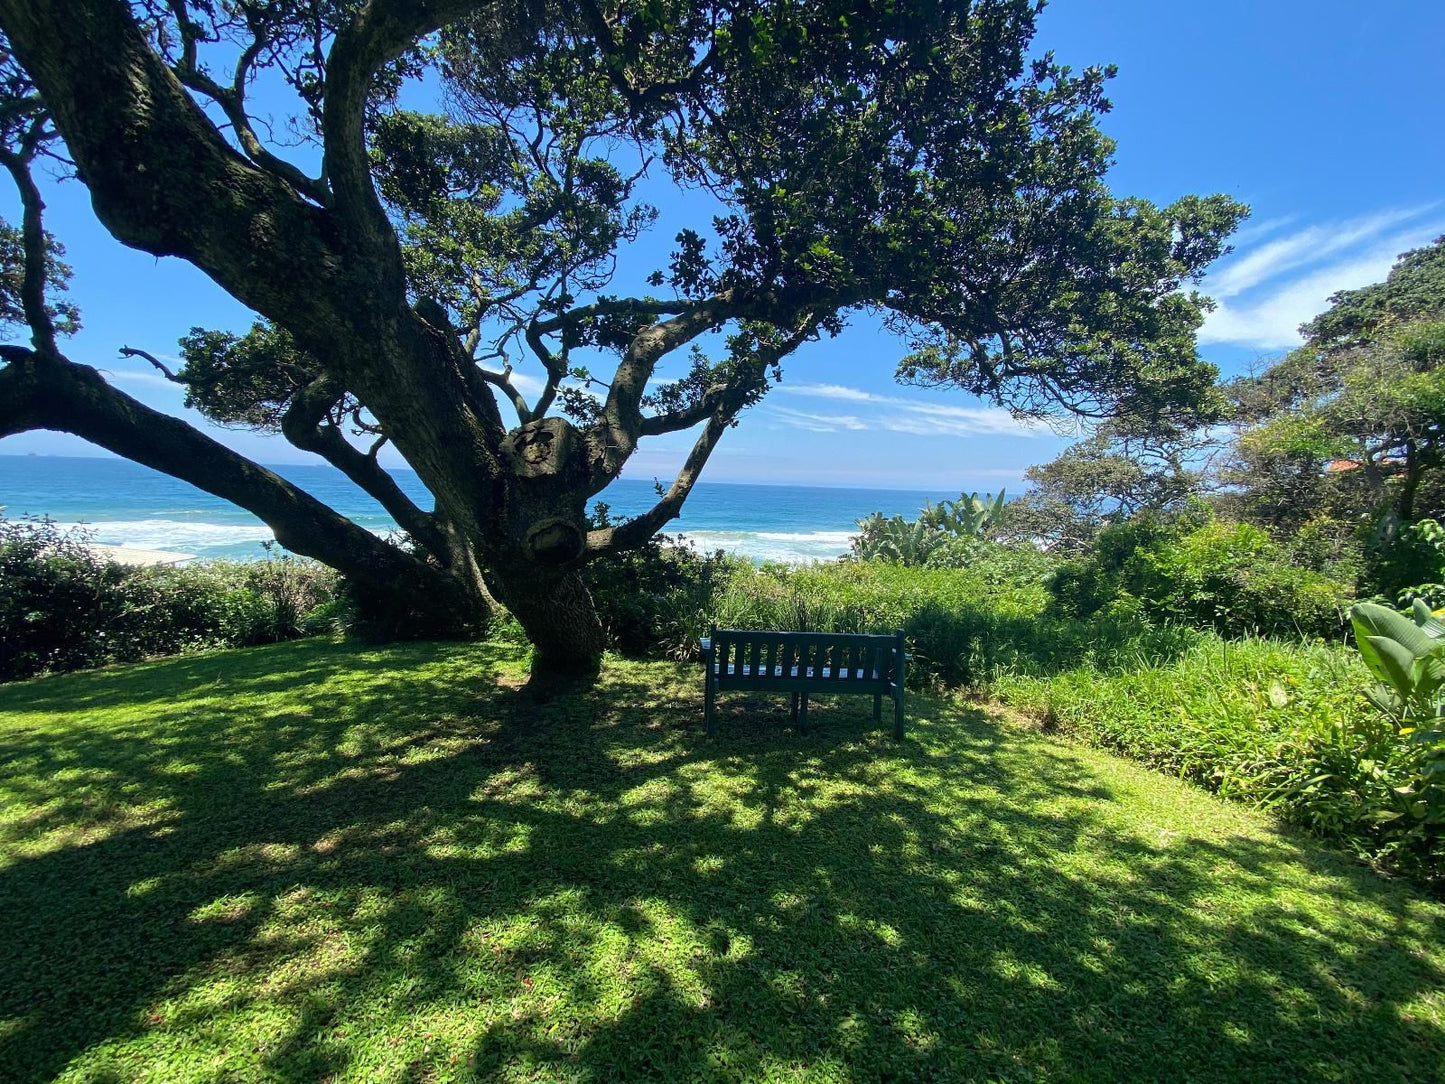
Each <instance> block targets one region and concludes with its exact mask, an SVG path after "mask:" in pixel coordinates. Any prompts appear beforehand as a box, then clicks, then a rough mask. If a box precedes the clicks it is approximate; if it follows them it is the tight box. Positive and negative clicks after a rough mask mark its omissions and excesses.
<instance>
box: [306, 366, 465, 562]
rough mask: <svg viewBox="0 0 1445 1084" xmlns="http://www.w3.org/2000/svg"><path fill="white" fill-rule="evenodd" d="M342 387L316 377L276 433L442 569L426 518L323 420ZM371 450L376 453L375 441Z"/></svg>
mask: <svg viewBox="0 0 1445 1084" xmlns="http://www.w3.org/2000/svg"><path fill="white" fill-rule="evenodd" d="M344 394H345V388H343V387H342V385H341V382H340V381H339V380H337V379H336V378H335V377H333V376H330V375H329V374H327V375H322V376H319V377H317V378H316V379H315V380H313V381H312V382H311V383H310V384H308V385H307V386H306V387H305V388H302V389H301V391H300V392H299V393H298V394H297V395H296V397H295V398H294V399H293V400H292V401H291V405H290V406H288V407H287V408H286V412H285V413H284V414H282V415H281V432H282V434H283V435H284V436H285V437H286V439H287V440H289V441H290V442H291V443H292V444H294V445H295V446H296V447H297V448H300V449H301V450H302V451H306V452H313V453H315V454H316V455H319V456H321V458H322V459H324V460H326V461H327V462H328V463H330V464H331V465H332V466H333V467H335V468H336V469H337V470H339V471H341V473H342V474H344V475H346V477H348V478H350V479H351V480H352V481H353V482H355V483H356V484H357V485H358V486H360V487H361V489H363V490H364V491H365V492H367V493H369V494H370V495H371V496H372V497H374V498H375V499H376V502H377V503H378V504H380V505H381V506H382V507H383V508H384V509H386V511H387V514H388V515H390V516H391V518H392V519H394V520H396V522H397V524H398V525H399V526H400V527H401V528H402V529H403V530H404V531H406V532H407V533H408V534H409V535H411V536H412V537H413V538H414V539H416V540H417V542H419V543H420V544H421V545H423V546H425V547H426V548H427V551H428V552H430V553H431V554H432V555H433V556H435V557H436V558H437V560H439V561H440V562H441V563H442V564H443V565H444V566H445V565H447V564H449V563H450V554H449V553H448V550H447V547H446V542H445V540H444V539H443V538H442V536H441V534H440V533H439V532H438V531H437V529H436V524H435V523H434V522H433V521H432V517H431V516H430V515H428V514H427V513H426V512H423V511H422V510H421V509H420V508H418V507H417V506H416V505H415V504H414V503H413V502H412V500H411V498H410V497H408V496H407V495H406V493H405V492H403V491H402V488H401V486H399V485H397V483H396V479H395V478H393V477H392V476H391V475H390V474H388V473H387V472H386V470H385V469H384V468H383V467H382V466H381V464H380V463H378V462H377V461H376V459H375V458H374V457H373V456H372V455H371V454H369V453H366V452H361V451H358V450H357V449H356V448H353V447H352V446H351V442H350V441H348V440H347V439H346V437H345V436H343V435H342V433H341V431H340V430H339V429H338V428H337V427H336V426H335V425H333V424H331V423H330V422H329V421H328V420H327V417H328V415H329V414H330V412H331V409H332V408H333V407H334V406H335V405H336V404H337V403H338V402H339V401H340V400H341V397H342V396H343V395H344ZM377 450H380V442H378V445H377Z"/></svg>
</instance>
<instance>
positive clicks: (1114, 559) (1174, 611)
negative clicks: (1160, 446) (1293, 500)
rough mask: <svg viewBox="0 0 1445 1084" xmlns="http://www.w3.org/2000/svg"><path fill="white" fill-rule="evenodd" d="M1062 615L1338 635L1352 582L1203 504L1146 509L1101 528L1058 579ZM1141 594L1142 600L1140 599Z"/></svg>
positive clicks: (1240, 632) (1054, 585)
mask: <svg viewBox="0 0 1445 1084" xmlns="http://www.w3.org/2000/svg"><path fill="white" fill-rule="evenodd" d="M1050 591H1051V594H1052V596H1053V599H1054V602H1055V605H1056V606H1057V608H1058V610H1059V612H1061V613H1063V614H1066V615H1069V616H1074V617H1084V618H1086V617H1090V616H1092V615H1094V614H1096V613H1099V612H1101V611H1104V610H1106V609H1110V608H1114V609H1119V608H1120V607H1123V608H1126V609H1127V608H1132V607H1135V606H1137V609H1138V611H1139V612H1141V613H1144V614H1146V615H1148V616H1150V617H1153V618H1156V619H1158V620H1164V621H1178V622H1182V623H1184V624H1188V625H1191V626H1194V627H1196V628H1201V629H1214V630H1215V631H1217V632H1219V633H1221V634H1223V635H1226V636H1244V635H1249V634H1259V635H1266V636H1285V637H1300V636H1302V637H1305V638H1315V637H1324V638H1336V637H1339V636H1340V635H1342V634H1343V631H1344V627H1345V625H1344V607H1345V605H1346V604H1347V601H1348V599H1349V597H1350V595H1351V593H1352V592H1351V588H1350V586H1349V585H1348V584H1346V583H1343V582H1341V581H1340V580H1337V579H1334V578H1332V577H1331V576H1329V575H1326V574H1324V573H1322V572H1318V571H1315V570H1313V569H1310V568H1306V567H1303V566H1302V565H1301V564H1299V563H1298V562H1296V561H1295V560H1294V559H1293V558H1292V557H1291V555H1290V553H1289V551H1288V550H1287V549H1286V548H1285V547H1283V546H1281V545H1280V544H1279V543H1278V542H1276V541H1274V540H1273V539H1272V538H1271V537H1270V536H1269V535H1268V534H1266V533H1265V532H1264V531H1263V530H1261V529H1260V528H1258V527H1255V526H1252V525H1250V524H1247V523H1230V522H1226V521H1222V520H1216V519H1214V518H1213V517H1212V516H1210V515H1208V514H1207V513H1204V512H1201V511H1200V510H1197V509H1196V510H1192V511H1191V512H1190V513H1189V514H1187V515H1185V516H1183V517H1180V518H1178V519H1176V520H1173V521H1170V520H1165V519H1163V518H1161V517H1158V516H1155V515H1143V516H1139V517H1136V518H1135V519H1133V520H1130V521H1128V522H1126V523H1121V524H1118V525H1115V526H1112V527H1108V528H1106V529H1105V530H1104V531H1102V532H1101V533H1100V535H1099V537H1098V540H1097V541H1096V543H1095V545H1094V549H1093V550H1092V552H1091V553H1090V554H1088V555H1087V556H1086V557H1084V558H1082V559H1080V560H1077V561H1073V562H1068V563H1066V564H1065V565H1063V566H1061V567H1060V568H1059V570H1058V572H1057V573H1056V574H1055V575H1054V577H1053V578H1052V580H1051V581H1050ZM1135 600H1137V602H1136V601H1135Z"/></svg>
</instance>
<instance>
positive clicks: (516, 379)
mask: <svg viewBox="0 0 1445 1084" xmlns="http://www.w3.org/2000/svg"><path fill="white" fill-rule="evenodd" d="M511 380H512V387H514V388H516V389H517V390H518V391H519V392H521V393H522V394H523V395H526V396H528V397H535V396H538V395H541V394H542V389H543V388H545V387H546V386H547V382H546V381H545V380H543V379H541V378H540V377H535V376H531V375H529V374H527V373H519V372H517V371H516V370H515V369H514V370H512V377H511Z"/></svg>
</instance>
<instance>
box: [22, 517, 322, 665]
mask: <svg viewBox="0 0 1445 1084" xmlns="http://www.w3.org/2000/svg"><path fill="white" fill-rule="evenodd" d="M85 543H86V536H85V535H84V534H83V533H79V532H62V531H60V530H59V529H58V528H57V527H56V526H55V524H53V523H51V522H49V521H48V520H22V521H18V522H16V521H7V520H3V519H0V680H5V681H10V680H15V679H17V678H24V677H30V676H32V675H35V674H40V673H45V672H48V671H60V670H77V669H81V668H84V667H90V666H101V665H104V664H106V663H111V662H128V661H133V660H136V659H143V658H148V657H150V656H154V655H170V654H176V653H178V652H183V651H192V650H197V649H202V648H210V647H244V646H249V645H252V644H260V643H272V642H275V641H277V640H284V639H291V638H293V637H296V636H299V635H303V634H304V633H305V632H306V631H307V629H308V627H309V626H308V615H309V614H311V613H313V612H316V611H317V610H318V609H320V608H321V607H323V606H327V605H331V604H332V603H333V600H334V599H335V596H336V592H337V580H338V577H337V575H336V573H334V572H332V571H331V570H330V569H327V568H325V567H324V566H321V565H318V564H316V563H314V562H311V561H304V560H297V559H296V558H292V557H271V558H270V559H268V560H264V561H216V562H205V563H198V564H194V565H190V566H186V567H182V568H170V567H140V568H138V567H134V566H129V565H119V564H115V563H113V562H110V561H107V560H104V559H103V558H101V557H98V556H96V554H95V553H93V552H92V551H91V550H90V549H88V548H87V546H86V544H85Z"/></svg>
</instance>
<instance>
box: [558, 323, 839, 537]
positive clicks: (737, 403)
mask: <svg viewBox="0 0 1445 1084" xmlns="http://www.w3.org/2000/svg"><path fill="white" fill-rule="evenodd" d="M817 326H818V318H817V316H816V315H814V314H812V313H808V314H806V315H805V316H804V317H803V318H802V320H801V321H800V323H799V324H798V326H797V327H796V328H795V329H794V330H793V331H792V332H791V333H790V334H788V335H787V336H786V337H785V338H784V339H782V340H781V341H780V342H778V343H776V344H775V345H772V346H770V347H767V348H765V349H764V350H761V351H759V352H758V354H756V355H755V356H754V357H753V358H752V359H751V362H752V364H751V365H749V366H748V367H746V369H744V368H742V367H740V370H739V373H738V374H737V377H736V379H734V380H733V381H731V382H729V383H728V384H726V385H719V386H716V387H714V388H710V389H708V393H707V394H706V395H704V396H703V399H702V401H701V402H699V403H698V404H697V405H695V406H693V407H690V408H687V409H685V410H682V411H677V412H675V413H673V414H670V415H666V416H665V418H666V419H667V422H666V423H665V424H667V425H672V426H673V428H658V429H657V432H673V431H675V429H678V428H684V427H683V426H682V425H681V424H680V423H681V422H682V421H683V420H684V419H685V418H687V417H691V416H693V415H694V414H699V413H700V412H701V411H702V409H703V403H704V402H707V403H710V404H711V407H710V411H709V413H708V414H707V424H706V425H705V426H704V427H703V430H702V432H701V433H699V434H698V437H697V440H696V441H694V442H693V446H692V451H690V452H689V453H688V456H687V459H686V461H685V462H684V463H683V465H682V469H681V470H680V471H679V472H678V475H677V477H676V478H675V479H673V482H672V485H671V486H669V487H668V489H667V492H666V493H664V494H663V495H662V498H661V499H660V500H659V501H658V502H657V503H656V504H655V505H653V506H652V508H650V509H649V510H648V511H646V512H644V513H642V514H641V515H639V516H635V517H633V518H632V519H630V520H628V521H627V522H626V523H622V524H619V525H617V526H616V527H604V528H602V529H600V530H596V531H589V532H588V533H587V554H588V556H589V557H591V556H597V555H598V554H602V553H613V552H617V551H619V550H627V549H633V548H635V547H637V546H640V545H642V544H643V543H644V542H646V541H647V540H648V539H649V538H651V537H652V536H653V535H655V534H656V533H657V532H658V531H659V530H661V529H662V527H663V526H664V525H665V524H666V523H668V522H669V521H671V520H674V519H676V518H677V517H678V516H679V515H681V514H682V506H683V504H684V503H685V502H686V500H687V498H688V495H689V494H690V493H691V492H692V487H693V486H694V485H695V484H696V483H697V479H698V476H699V475H700V474H701V473H702V469H703V467H704V466H706V465H707V461H708V458H709V457H710V456H711V455H712V453H713V449H714V448H716V447H717V443H718V441H719V440H721V439H722V435H723V433H724V432H726V431H727V429H728V427H729V426H731V425H732V424H733V422H734V421H735V420H736V419H737V416H738V414H739V413H740V412H741V411H742V410H743V408H744V407H745V406H747V405H748V403H749V402H751V401H752V400H751V395H752V393H753V392H754V391H756V389H757V387H758V381H759V380H761V379H762V377H763V374H765V373H766V372H767V369H768V367H769V366H771V365H775V364H777V362H778V361H780V360H781V359H782V358H784V357H786V356H787V355H788V354H790V353H792V352H793V351H794V350H796V349H797V348H798V347H799V346H801V345H802V344H803V343H804V342H806V341H807V340H808V338H809V337H810V336H811V335H812V334H813V333H814V331H816V330H817ZM651 420H652V421H653V423H654V425H659V426H660V425H662V424H664V423H663V422H661V421H659V420H658V419H651ZM698 420H701V419H700V418H699V419H698ZM674 423H676V424H674ZM690 424H693V425H695V424H697V422H696V420H694V421H693V422H691V423H690Z"/></svg>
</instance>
